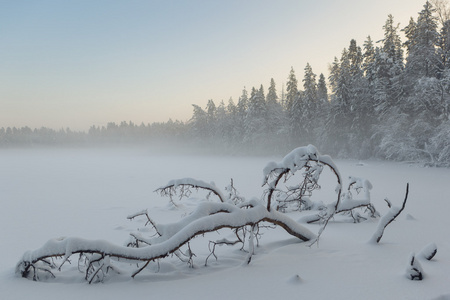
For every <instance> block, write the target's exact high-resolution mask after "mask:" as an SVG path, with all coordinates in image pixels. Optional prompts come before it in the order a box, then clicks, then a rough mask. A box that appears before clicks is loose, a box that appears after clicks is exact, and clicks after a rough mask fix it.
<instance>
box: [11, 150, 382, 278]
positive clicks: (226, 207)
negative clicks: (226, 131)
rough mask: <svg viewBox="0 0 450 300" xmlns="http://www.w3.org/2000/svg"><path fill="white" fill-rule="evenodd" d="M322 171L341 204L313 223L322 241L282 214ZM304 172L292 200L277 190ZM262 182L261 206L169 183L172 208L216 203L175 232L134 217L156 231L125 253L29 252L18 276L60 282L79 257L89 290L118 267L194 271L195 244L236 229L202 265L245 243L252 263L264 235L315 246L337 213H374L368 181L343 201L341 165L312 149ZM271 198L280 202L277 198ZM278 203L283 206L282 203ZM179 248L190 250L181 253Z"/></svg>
mask: <svg viewBox="0 0 450 300" xmlns="http://www.w3.org/2000/svg"><path fill="white" fill-rule="evenodd" d="M325 166H327V167H328V168H330V169H331V171H332V172H333V174H335V176H336V180H337V187H336V189H335V190H336V194H337V197H336V200H335V201H333V202H332V203H331V204H329V205H328V206H326V207H325V209H323V210H322V212H321V213H319V214H317V215H315V218H316V219H315V220H314V221H323V226H322V228H321V229H320V231H319V234H318V235H317V234H315V233H313V232H311V231H310V230H308V229H307V228H305V227H304V226H303V225H301V224H300V223H298V222H296V221H294V220H293V219H291V218H290V217H289V216H288V215H287V214H284V213H283V212H282V211H283V210H284V208H283V206H284V205H285V204H287V203H290V202H291V200H295V201H297V204H299V203H300V204H302V203H306V202H305V201H306V200H307V199H308V200H309V197H310V196H311V193H312V191H313V190H314V189H317V188H319V187H320V186H319V185H318V180H319V177H320V175H321V173H322V170H323V168H324V167H325ZM299 171H300V173H301V174H302V175H303V180H302V181H301V182H300V184H298V185H296V186H294V187H291V188H289V189H288V191H287V192H286V191H283V190H282V189H281V188H279V187H278V185H279V183H280V182H282V180H283V179H284V180H285V181H286V180H287V178H289V177H292V176H294V175H295V174H296V173H298V172H299ZM263 174H264V179H263V186H267V187H268V188H267V190H266V192H265V194H264V197H263V199H256V198H253V199H252V200H249V201H246V200H245V198H243V197H240V196H239V195H238V193H237V191H236V189H235V188H234V186H233V181H231V184H230V185H229V186H228V187H227V188H226V191H227V193H223V192H222V191H221V190H219V189H218V188H217V187H216V185H215V184H214V183H206V182H204V181H201V180H196V179H192V178H183V179H178V180H171V181H170V182H168V183H167V184H166V185H164V186H162V187H160V188H158V189H157V190H156V192H157V193H159V194H161V195H162V196H169V197H170V199H171V200H170V201H171V202H172V203H173V204H174V205H175V206H177V205H176V203H175V202H174V200H173V197H174V196H178V197H180V199H181V198H184V197H189V196H190V195H191V193H192V192H193V190H203V191H206V192H207V193H208V196H207V198H209V195H214V196H215V197H216V198H217V199H218V201H203V202H200V203H199V204H198V206H197V208H196V209H195V210H194V211H193V212H192V213H191V214H189V215H187V216H185V217H184V218H182V219H181V220H180V221H178V222H175V223H170V224H158V223H156V222H154V221H153V220H152V219H151V217H150V214H149V213H148V211H147V210H143V211H140V212H137V213H135V214H132V215H129V216H128V219H130V220H133V219H135V218H138V217H145V218H146V219H147V222H146V225H151V227H152V228H153V229H154V232H155V234H154V235H153V236H149V235H144V234H143V232H142V231H139V232H133V233H131V234H130V236H131V239H130V241H129V242H128V243H126V244H125V245H123V246H122V245H115V244H112V243H110V242H107V241H103V240H86V239H83V238H78V237H66V238H59V239H52V240H49V241H48V242H47V243H46V244H44V245H43V246H42V247H41V248H39V249H36V250H34V251H28V252H26V253H25V254H24V255H23V257H22V259H21V260H20V261H19V262H18V263H17V265H16V274H18V275H20V276H22V277H26V278H30V279H33V280H42V279H45V278H48V277H55V273H56V272H55V271H61V269H62V267H63V266H64V265H65V264H66V263H67V262H70V261H71V260H72V259H73V256H74V255H76V254H78V269H79V270H80V271H81V272H83V273H84V277H85V279H86V280H87V281H88V282H89V283H92V282H100V281H103V279H104V278H105V276H106V275H107V274H108V273H109V272H117V273H120V272H121V271H120V269H119V268H118V267H117V265H118V264H119V263H126V264H136V269H135V270H133V272H132V274H131V276H132V277H135V276H136V275H137V274H139V273H140V272H141V271H142V270H144V269H145V268H146V267H147V266H148V265H149V264H150V262H158V261H159V260H160V259H162V258H166V257H168V256H171V255H173V256H175V257H177V258H179V259H180V260H181V261H183V262H187V263H188V264H190V265H191V266H192V264H193V257H194V256H195V254H194V253H193V252H192V249H191V246H190V242H191V241H192V239H194V238H195V237H197V236H202V235H204V234H206V233H210V232H216V231H219V230H222V229H231V230H232V232H233V233H234V236H235V238H234V239H221V240H216V241H209V245H210V254H209V255H208V256H207V258H206V260H205V264H206V263H207V261H208V258H209V257H211V256H214V257H216V258H217V256H216V253H215V248H216V245H236V244H241V245H242V247H241V249H243V250H244V246H245V244H246V243H248V244H247V249H245V251H247V252H248V255H247V259H246V262H247V263H250V261H251V259H252V255H253V254H254V251H255V241H256V244H257V243H258V240H259V237H260V229H261V228H265V227H274V226H279V227H281V228H283V229H284V230H285V231H286V232H287V233H289V234H290V235H292V236H294V237H296V238H298V239H299V240H300V241H303V242H306V241H312V242H316V241H317V240H318V237H319V236H320V234H321V233H322V232H323V230H324V228H325V226H326V224H327V223H328V222H329V220H330V219H331V218H332V217H333V216H334V215H335V214H336V213H341V212H350V213H351V212H352V210H353V209H355V208H358V207H363V206H364V207H366V208H368V209H369V210H371V211H372V214H375V213H376V211H375V209H374V208H373V209H372V206H371V204H370V194H369V190H370V188H371V185H370V183H369V182H368V181H367V180H363V179H359V178H351V180H350V184H349V188H348V191H347V192H345V193H343V192H342V179H341V175H340V173H339V171H338V169H337V167H336V165H335V164H334V162H333V161H332V159H331V158H330V157H329V156H326V155H321V154H320V153H319V152H318V151H317V149H316V148H315V147H314V146H312V145H309V146H307V147H300V148H297V149H294V150H293V151H292V152H291V153H289V154H288V155H286V156H285V157H284V158H283V160H282V161H281V162H279V163H275V162H272V163H269V164H268V165H267V166H266V167H265V168H264V171H263ZM351 189H353V190H356V191H359V190H363V191H364V193H363V194H364V195H365V196H366V197H365V198H364V199H361V200H358V201H357V200H353V199H352V197H351V195H352V193H351ZM274 195H277V196H276V197H275V198H274ZM280 199H284V200H283V201H280ZM302 205H303V204H302ZM284 207H286V206H284ZM352 216H353V218H354V219H355V220H359V219H360V218H359V217H357V216H355V215H352ZM265 224H268V225H265ZM145 232H146V231H145ZM146 233H147V232H146ZM182 247H184V249H185V250H182V249H181V248H182Z"/></svg>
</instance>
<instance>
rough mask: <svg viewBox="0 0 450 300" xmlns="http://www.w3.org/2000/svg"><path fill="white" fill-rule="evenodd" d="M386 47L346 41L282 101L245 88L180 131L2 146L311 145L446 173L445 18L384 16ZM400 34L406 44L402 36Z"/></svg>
mask: <svg viewBox="0 0 450 300" xmlns="http://www.w3.org/2000/svg"><path fill="white" fill-rule="evenodd" d="M383 30H384V38H383V39H382V40H380V41H373V40H372V39H371V37H370V36H368V37H367V39H366V40H365V41H364V42H363V44H362V45H361V46H360V45H358V44H357V42H356V41H355V40H351V41H350V44H349V46H348V47H346V48H345V49H343V51H342V53H341V54H340V56H339V57H335V58H334V61H333V62H332V63H331V64H330V70H329V72H330V75H329V77H328V78H325V76H324V75H323V74H320V75H318V76H317V75H316V74H315V73H314V72H313V69H312V67H311V66H310V65H309V64H307V65H306V67H305V68H304V72H303V79H302V80H301V81H300V82H299V81H298V80H297V76H296V73H295V71H294V69H293V68H291V70H290V73H289V75H288V78H287V82H286V85H285V87H284V86H283V87H282V88H281V92H279V91H278V90H277V86H276V83H275V81H274V80H273V79H271V80H270V84H269V87H268V89H267V92H266V91H265V89H264V87H263V85H261V86H259V87H253V88H251V89H250V90H247V89H245V88H244V90H243V91H242V95H241V96H240V97H239V99H238V100H237V101H236V102H235V101H233V99H230V100H229V101H228V102H227V103H225V102H224V101H221V102H219V103H215V102H214V101H213V100H209V101H208V103H207V105H206V107H201V106H199V105H196V104H194V105H193V114H192V118H191V119H190V120H189V121H187V122H181V121H172V120H169V121H168V122H165V123H153V124H147V125H145V124H140V125H136V124H133V123H132V122H122V123H120V124H115V123H108V124H107V126H102V127H96V126H92V127H91V128H90V130H89V131H88V132H73V131H71V130H70V129H61V130H59V131H55V130H51V129H48V128H41V129H34V130H32V129H30V128H28V127H24V128H6V129H5V128H1V129H0V145H2V146H17V145H40V144H46V145H49V144H53V145H55V144H60V145H67V144H69V145H70V144H81V145H83V144H92V143H100V144H102V143H103V144H110V143H128V142H134V143H136V142H141V143H160V142H161V141H163V140H169V141H170V142H174V143H181V144H183V145H189V146H197V147H199V148H204V149H210V150H211V151H214V152H220V153H231V154H233V153H247V154H274V153H284V152H286V151H288V150H289V149H292V148H294V147H298V146H302V145H307V144H314V145H316V146H317V147H318V148H319V149H321V151H322V152H324V153H329V154H331V155H333V156H335V157H342V158H359V159H366V158H382V159H393V160H401V161H413V162H421V163H425V164H428V165H439V166H449V165H450V115H449V114H450V111H449V108H450V107H449V106H450V10H449V9H448V6H447V3H445V2H444V1H441V0H436V1H432V2H428V1H427V2H426V3H425V4H424V6H423V9H422V10H421V11H420V12H419V13H418V16H417V17H416V18H413V17H411V19H410V21H409V23H408V24H407V25H406V26H405V27H400V24H397V23H395V21H394V17H393V16H392V15H389V16H388V17H387V20H386V22H385V23H384V26H383ZM401 32H403V33H404V36H405V41H402V39H401V37H400V34H401Z"/></svg>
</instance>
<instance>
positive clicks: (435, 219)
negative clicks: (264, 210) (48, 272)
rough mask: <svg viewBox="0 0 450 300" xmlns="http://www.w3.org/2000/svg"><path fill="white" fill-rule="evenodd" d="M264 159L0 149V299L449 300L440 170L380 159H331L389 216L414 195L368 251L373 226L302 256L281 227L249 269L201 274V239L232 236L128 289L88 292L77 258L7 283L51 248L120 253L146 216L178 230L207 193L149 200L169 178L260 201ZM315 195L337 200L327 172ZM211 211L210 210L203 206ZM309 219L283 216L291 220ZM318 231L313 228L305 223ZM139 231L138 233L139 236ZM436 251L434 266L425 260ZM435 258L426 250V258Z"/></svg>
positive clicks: (240, 258) (329, 232) (351, 226)
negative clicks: (97, 247) (42, 276)
mask: <svg viewBox="0 0 450 300" xmlns="http://www.w3.org/2000/svg"><path fill="white" fill-rule="evenodd" d="M281 158H282V157H281V156H271V157H248V156H247V157H243V156H235V157H230V156H228V157H220V156H208V155H181V154H179V155H162V154H160V153H159V154H157V155H155V153H152V151H150V150H148V148H146V147H142V148H133V149H131V148H129V149H126V148H122V149H111V148H110V149H105V148H103V149H47V150H45V149H39V150H36V149H35V150H29V149H20V150H17V149H15V150H8V149H2V150H1V151H0V165H2V170H3V171H2V172H1V173H0V189H1V191H2V199H3V200H2V210H1V218H0V219H1V221H0V222H1V223H0V225H1V229H0V230H1V236H2V249H3V250H2V260H1V262H0V266H1V270H2V271H1V273H0V276H1V277H0V290H1V291H2V292H1V294H2V297H4V298H5V299H24V298H28V297H33V298H35V299H60V298H61V297H64V298H65V299H80V298H93V297H99V298H111V299H120V298H128V297H130V295H133V297H149V296H150V295H151V297H155V298H165V299H179V298H184V299H210V298H211V297H213V298H215V299H229V298H248V299H269V298H296V297H298V296H299V295H302V296H303V297H306V298H316V299H325V298H331V299H361V298H364V299H447V298H448V297H450V289H449V287H448V284H447V281H448V270H449V269H450V241H449V239H448V234H447V233H446V231H447V228H448V227H449V226H450V221H449V218H448V213H447V212H448V209H449V208H450V207H449V206H450V205H449V202H448V199H447V197H446V196H445V195H447V194H448V191H447V186H448V184H447V183H448V182H449V180H450V172H449V171H448V169H444V168H423V167H420V166H417V165H410V164H405V163H394V162H384V161H374V160H368V161H359V160H358V161H356V160H334V163H335V165H336V166H337V167H338V168H339V171H340V173H341V175H342V178H343V181H344V185H345V184H348V176H350V175H351V176H355V177H360V178H366V179H367V180H369V181H370V183H371V184H372V186H373V188H372V190H371V201H372V203H373V204H374V205H375V207H376V208H377V210H378V211H379V212H380V213H381V214H382V215H385V214H386V213H387V212H388V211H389V208H388V206H387V205H386V202H385V201H384V199H385V198H388V199H389V201H390V202H391V203H392V205H394V206H399V205H401V202H402V201H403V199H404V196H405V195H404V193H405V186H406V183H407V182H409V184H410V194H409V198H408V202H407V204H406V208H405V211H404V212H402V214H401V215H400V216H399V217H398V219H396V221H395V222H393V223H392V224H391V225H389V226H388V227H387V228H386V231H385V234H384V236H383V239H382V241H381V242H380V244H372V243H369V240H370V238H371V236H372V234H373V233H374V232H375V230H376V228H377V223H378V220H379V219H374V220H371V219H369V220H367V221H363V222H361V223H353V222H351V221H349V219H348V218H342V217H336V218H334V219H332V220H331V221H330V223H329V224H328V226H327V228H326V229H325V231H324V232H323V234H322V236H321V238H320V240H319V243H318V244H315V245H313V246H312V247H309V246H308V245H309V244H307V243H302V242H300V241H299V240H297V239H295V238H293V237H292V236H290V235H289V234H287V233H286V232H285V231H283V230H282V229H281V228H278V227H277V228H275V229H269V228H267V229H261V230H262V231H263V235H262V236H261V237H260V240H259V246H258V247H256V249H255V255H254V256H253V258H252V261H251V263H250V264H249V265H246V264H245V257H246V256H247V253H245V252H243V251H240V250H239V247H230V246H222V247H218V249H217V253H216V254H217V256H218V259H217V261H216V260H215V259H212V260H210V261H209V264H208V266H207V267H205V266H204V258H205V257H206V256H207V255H208V254H209V250H208V241H209V240H218V239H222V238H227V237H228V236H229V234H230V232H229V231H227V230H225V229H223V230H221V231H220V232H219V233H209V234H207V235H206V236H205V237H197V238H196V239H194V240H193V241H192V244H191V247H192V250H193V251H194V252H195V254H196V255H197V257H194V268H189V266H188V264H186V263H183V262H181V261H179V260H178V259H176V258H170V257H169V258H166V259H163V260H161V262H160V265H159V266H157V265H156V264H155V265H152V266H149V267H148V268H147V269H144V270H143V271H142V272H141V273H140V274H139V275H137V276H136V277H135V278H134V279H131V278H130V277H129V276H128V275H129V274H127V273H126V269H124V270H123V271H124V272H125V273H123V274H116V275H114V274H110V275H108V276H107V277H106V279H105V281H104V282H103V283H102V284H94V285H88V284H87V283H86V281H85V280H84V278H83V274H81V273H80V272H79V271H78V270H77V261H76V260H77V259H75V258H74V259H73V260H72V261H71V262H70V264H69V263H67V264H66V265H64V267H63V271H62V272H55V275H56V278H55V279H51V278H50V279H48V280H45V281H43V282H33V281H30V280H26V279H23V278H20V277H17V276H16V275H15V274H14V268H15V264H16V263H17V261H18V260H19V259H20V258H21V256H22V255H23V253H24V252H25V251H27V250H34V249H37V248H40V247H41V246H43V245H44V243H45V242H46V241H48V240H49V239H52V238H62V237H79V238H85V239H93V240H96V239H100V240H105V241H109V242H110V243H113V244H116V245H123V244H124V242H126V240H127V239H128V236H129V233H130V232H133V231H135V230H136V229H137V228H143V226H144V221H145V220H144V219H142V220H133V221H130V220H127V216H129V215H130V214H134V213H136V212H140V211H142V210H143V209H147V211H148V214H149V215H150V216H151V217H152V218H153V219H154V221H155V222H157V223H159V224H167V223H171V222H176V221H179V220H180V219H181V218H182V217H185V216H187V215H189V213H190V212H192V211H194V209H195V207H196V206H197V205H198V204H199V203H207V201H217V199H216V200H214V199H210V200H204V195H201V194H198V195H197V194H195V193H194V194H192V195H191V197H190V198H189V199H184V200H181V201H179V200H177V199H174V201H176V203H177V204H178V207H177V208H175V207H174V206H173V205H172V204H170V201H169V199H168V198H162V197H160V195H158V194H157V193H155V192H154V190H156V189H157V188H159V187H161V186H162V185H164V184H166V183H167V182H169V181H170V180H172V179H178V178H187V177H189V178H195V179H198V180H200V181H201V182H203V183H205V182H206V183H210V182H213V183H214V185H215V186H217V187H218V188H221V189H222V190H223V188H224V187H226V186H227V185H229V184H230V178H233V182H234V186H235V187H236V188H237V189H238V191H239V192H240V195H242V196H244V197H246V198H248V199H249V198H251V197H257V198H260V197H261V196H262V194H263V188H262V187H261V180H262V179H263V176H264V173H263V169H264V167H265V166H266V165H267V164H268V163H269V162H270V161H280V160H281ZM319 183H320V185H321V186H322V189H321V190H319V191H315V192H314V194H313V195H312V197H311V198H312V199H313V200H315V201H323V202H324V203H325V204H327V203H331V202H332V201H334V200H335V196H336V194H335V191H334V190H335V187H336V179H335V177H334V175H333V174H332V173H331V171H329V170H324V171H323V174H322V176H321V177H320V180H319ZM205 201H206V202H205ZM310 213H311V212H289V213H287V216H289V217H291V218H293V219H294V220H299V219H301V217H302V215H304V214H310ZM302 226H305V227H306V228H308V229H309V230H310V231H312V232H313V233H317V232H318V230H319V228H320V225H319V224H304V223H303V224H302ZM143 233H145V232H143ZM434 246H435V247H437V253H436V256H435V257H434V258H433V259H431V260H430V261H428V260H426V259H425V258H423V256H424V255H425V254H424V253H429V252H430V251H432V248H433V247H434ZM430 249H431V250H430ZM411 253H417V255H416V259H417V260H418V262H419V263H420V265H421V268H422V269H423V274H424V278H423V280H422V281H411V280H409V279H408V278H407V277H406V276H405V272H406V270H407V268H408V261H409V259H410V255H411Z"/></svg>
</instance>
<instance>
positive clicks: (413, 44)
mask: <svg viewBox="0 0 450 300" xmlns="http://www.w3.org/2000/svg"><path fill="white" fill-rule="evenodd" d="M434 11H435V10H434V9H433V7H432V6H431V3H430V2H428V1H427V2H426V3H425V5H424V8H423V10H422V11H421V12H420V13H419V17H418V18H417V23H416V25H415V28H410V27H411V26H412V24H411V23H410V25H408V28H405V34H407V37H408V38H409V41H408V44H407V46H408V50H409V51H408V58H407V63H406V68H407V72H408V77H409V78H410V79H419V78H421V77H423V76H425V77H437V75H438V71H439V56H438V55H437V52H436V47H437V45H438V33H437V18H436V17H435V16H434V15H433V13H434Z"/></svg>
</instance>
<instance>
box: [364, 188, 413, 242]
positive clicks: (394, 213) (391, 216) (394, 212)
mask: <svg viewBox="0 0 450 300" xmlns="http://www.w3.org/2000/svg"><path fill="white" fill-rule="evenodd" d="M408 193H409V183H407V184H406V194H405V199H404V200H403V204H402V206H401V207H396V206H392V207H391V208H390V210H389V211H388V212H387V214H386V215H384V216H383V217H381V219H380V221H379V222H378V226H377V229H376V230H375V233H374V234H373V236H372V238H371V239H370V242H373V243H379V242H380V240H381V238H382V237H383V233H384V230H385V229H386V227H387V226H388V225H389V224H391V223H392V221H394V220H395V219H396V218H397V217H398V216H399V215H400V213H401V212H402V211H403V210H404V209H405V206H406V200H408Z"/></svg>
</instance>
